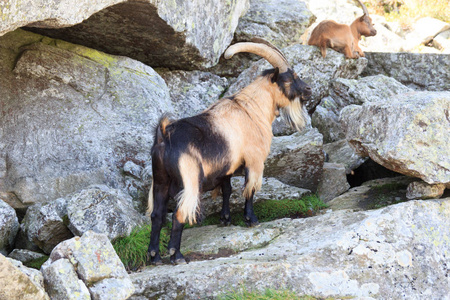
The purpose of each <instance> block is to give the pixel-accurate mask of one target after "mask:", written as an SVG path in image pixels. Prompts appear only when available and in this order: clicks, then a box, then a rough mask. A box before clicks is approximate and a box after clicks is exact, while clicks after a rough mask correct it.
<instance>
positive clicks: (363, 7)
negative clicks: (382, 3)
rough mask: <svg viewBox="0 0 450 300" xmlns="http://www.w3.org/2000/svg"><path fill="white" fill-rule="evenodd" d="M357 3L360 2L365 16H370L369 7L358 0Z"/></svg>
mask: <svg viewBox="0 0 450 300" xmlns="http://www.w3.org/2000/svg"><path fill="white" fill-rule="evenodd" d="M356 1H358V3H359V5H361V8H362V10H363V12H364V14H365V15H369V11H368V10H367V7H366V6H365V5H364V4H363V3H362V2H361V1H359V0H356Z"/></svg>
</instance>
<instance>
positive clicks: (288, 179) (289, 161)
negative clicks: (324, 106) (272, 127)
mask: <svg viewBox="0 0 450 300" xmlns="http://www.w3.org/2000/svg"><path fill="white" fill-rule="evenodd" d="M323 163H324V153H323V142H322V135H321V134H320V133H319V132H318V131H317V129H315V128H313V129H310V130H305V131H304V132H302V133H295V134H293V135H291V136H280V137H275V138H274V139H273V141H272V146H271V149H270V154H269V156H268V157H267V160H266V162H265V168H264V175H265V176H267V177H274V178H276V179H278V180H280V181H281V182H283V183H285V184H288V185H293V186H296V187H300V188H303V189H308V190H311V191H312V192H313V193H314V192H316V190H317V186H318V184H319V181H320V178H321V177H322V171H323Z"/></svg>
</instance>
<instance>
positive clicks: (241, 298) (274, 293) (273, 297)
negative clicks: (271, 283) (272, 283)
mask: <svg viewBox="0 0 450 300" xmlns="http://www.w3.org/2000/svg"><path fill="white" fill-rule="evenodd" d="M217 299H219V300H315V299H317V298H314V297H311V296H299V295H297V294H296V293H294V292H293V291H289V290H275V289H266V290H265V291H264V292H260V291H248V290H247V289H242V290H240V291H233V292H229V293H226V294H224V295H221V296H219V297H217Z"/></svg>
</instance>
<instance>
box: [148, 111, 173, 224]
mask: <svg viewBox="0 0 450 300" xmlns="http://www.w3.org/2000/svg"><path fill="white" fill-rule="evenodd" d="M171 122H172V121H171V120H170V119H169V115H168V114H164V115H162V116H161V118H160V119H159V122H158V125H157V126H156V127H155V134H154V135H155V137H154V142H153V147H152V164H153V166H154V168H153V169H154V170H155V169H156V168H155V165H158V163H159V164H162V159H163V155H164V148H165V146H164V140H165V137H166V136H167V130H166V128H167V126H168V125H169V124H170V123H171ZM156 175H157V174H153V177H154V176H156ZM154 184H155V180H154V179H153V178H152V183H151V186H150V190H149V192H148V200H147V212H146V214H147V215H148V216H149V217H151V215H152V212H153V207H154V203H153V202H154V199H153V198H154V197H153V186H154Z"/></svg>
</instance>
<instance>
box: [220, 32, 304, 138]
mask: <svg viewBox="0 0 450 300" xmlns="http://www.w3.org/2000/svg"><path fill="white" fill-rule="evenodd" d="M239 52H250V53H253V54H256V55H259V56H261V57H263V58H265V59H266V60H267V61H268V62H269V63H270V64H271V65H272V66H273V67H274V69H271V70H266V71H264V72H263V74H262V76H267V77H268V78H270V80H271V83H272V84H276V85H277V86H278V90H279V92H280V95H281V97H279V98H280V99H276V100H277V101H276V105H277V106H278V107H279V108H280V109H281V110H282V111H283V116H284V117H285V119H286V121H287V122H288V123H289V125H290V126H291V127H292V128H294V129H296V130H298V131H300V130H301V129H302V128H303V127H304V126H305V124H306V120H307V118H309V117H308V113H307V110H306V107H305V104H306V102H307V101H308V100H309V99H310V98H311V88H310V87H309V85H308V84H306V83H305V82H304V81H303V80H301V79H300V78H299V77H298V75H297V74H296V73H295V72H294V71H293V70H292V68H291V67H290V65H289V63H288V62H287V60H286V58H285V57H284V55H283V53H281V51H280V50H278V49H277V48H276V47H275V46H273V45H272V44H270V43H269V42H267V41H265V40H262V39H253V42H243V43H236V44H234V45H231V46H230V47H229V48H228V49H227V50H226V51H225V54H224V57H225V58H226V59H230V58H231V57H232V56H233V55H234V54H236V53H239Z"/></svg>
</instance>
